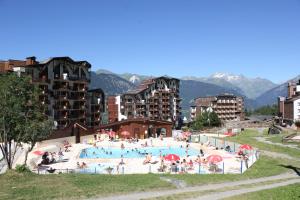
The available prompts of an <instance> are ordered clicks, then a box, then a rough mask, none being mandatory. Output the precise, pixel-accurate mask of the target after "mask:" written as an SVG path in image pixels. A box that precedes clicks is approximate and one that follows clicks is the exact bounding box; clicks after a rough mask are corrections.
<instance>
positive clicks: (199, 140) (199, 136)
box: [199, 134, 201, 144]
mask: <svg viewBox="0 0 300 200" xmlns="http://www.w3.org/2000/svg"><path fill="white" fill-rule="evenodd" d="M199 143H200V144H201V136H200V134H199Z"/></svg>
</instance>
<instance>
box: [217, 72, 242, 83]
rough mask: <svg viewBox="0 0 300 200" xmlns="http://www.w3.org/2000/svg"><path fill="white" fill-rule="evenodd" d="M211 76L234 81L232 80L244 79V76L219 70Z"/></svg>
mask: <svg viewBox="0 0 300 200" xmlns="http://www.w3.org/2000/svg"><path fill="white" fill-rule="evenodd" d="M211 78H219V79H224V80H226V81H229V82H232V81H238V80H240V79H242V78H243V76H242V75H234V74H228V73H221V72H217V73H214V74H213V75H211Z"/></svg>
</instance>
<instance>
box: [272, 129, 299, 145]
mask: <svg viewBox="0 0 300 200" xmlns="http://www.w3.org/2000/svg"><path fill="white" fill-rule="evenodd" d="M290 134H291V133H286V132H285V133H283V134H279V135H271V136H268V137H266V140H267V141H270V142H273V143H280V144H282V138H283V137H285V136H287V135H290ZM284 144H293V145H297V146H298V147H300V143H299V142H287V143H284Z"/></svg>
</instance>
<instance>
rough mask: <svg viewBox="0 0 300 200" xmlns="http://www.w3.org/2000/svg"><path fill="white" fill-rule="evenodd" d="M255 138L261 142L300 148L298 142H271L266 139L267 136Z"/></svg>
mask: <svg viewBox="0 0 300 200" xmlns="http://www.w3.org/2000/svg"><path fill="white" fill-rule="evenodd" d="M255 139H256V140H257V141H259V142H263V143H266V144H272V145H276V146H281V147H289V148H292V149H298V150H300V148H299V147H298V145H296V144H282V143H277V142H271V141H268V140H266V138H265V137H255Z"/></svg>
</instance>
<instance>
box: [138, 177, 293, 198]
mask: <svg viewBox="0 0 300 200" xmlns="http://www.w3.org/2000/svg"><path fill="white" fill-rule="evenodd" d="M292 179H294V178H292ZM287 180H291V178H288V179H279V180H272V181H263V182H260V183H252V184H241V185H237V186H227V187H223V188H218V189H210V190H201V191H195V192H182V193H177V194H173V195H165V196H160V197H154V198H148V199H143V200H182V199H193V198H197V197H201V196H204V195H209V194H213V193H216V192H225V191H230V190H239V189H244V188H253V187H258V186H263V185H269V184H273V183H280V182H284V181H287ZM240 199H241V198H240Z"/></svg>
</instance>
